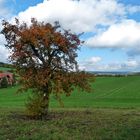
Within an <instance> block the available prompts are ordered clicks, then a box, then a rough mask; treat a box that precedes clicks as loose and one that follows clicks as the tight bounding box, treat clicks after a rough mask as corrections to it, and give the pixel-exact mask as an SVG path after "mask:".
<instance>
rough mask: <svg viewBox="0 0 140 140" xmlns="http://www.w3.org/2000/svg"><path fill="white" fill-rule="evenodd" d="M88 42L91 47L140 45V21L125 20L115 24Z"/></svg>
mask: <svg viewBox="0 0 140 140" xmlns="http://www.w3.org/2000/svg"><path fill="white" fill-rule="evenodd" d="M86 44H87V45H88V46H90V47H101V48H105V47H106V48H108V47H110V48H114V47H115V48H127V47H136V46H139V47H140V23H138V22H136V21H134V20H124V21H122V22H121V23H116V24H113V25H111V26H110V27H109V28H108V29H107V30H106V31H104V32H102V33H99V34H97V35H95V36H94V37H92V38H89V39H88V40H87V41H86Z"/></svg>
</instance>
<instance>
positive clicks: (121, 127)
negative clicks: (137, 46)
mask: <svg viewBox="0 0 140 140" xmlns="http://www.w3.org/2000/svg"><path fill="white" fill-rule="evenodd" d="M139 83H140V76H127V77H96V80H95V82H94V83H91V85H92V88H93V91H92V92H91V93H86V92H81V91H78V90H76V89H75V91H74V92H73V93H72V95H71V96H70V97H65V96H64V95H62V100H63V102H64V108H62V107H61V106H60V105H59V103H58V102H57V100H56V99H55V97H54V96H53V95H52V96H51V101H50V114H49V116H48V120H43V121H41V120H32V119H31V120H30V119H28V118H27V117H26V116H25V103H26V101H27V98H28V95H29V94H30V91H28V92H27V93H19V94H17V93H16V90H17V89H18V88H19V86H15V87H9V88H6V89H0V128H1V129H0V139H2V140H6V139H12V140H14V139H17V140H29V139H33V140H46V139H47V140H58V139H59V140H80V139H83V140H126V139H127V140H139V139H140V86H139Z"/></svg>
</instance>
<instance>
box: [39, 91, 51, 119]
mask: <svg viewBox="0 0 140 140" xmlns="http://www.w3.org/2000/svg"><path fill="white" fill-rule="evenodd" d="M48 110H49V94H48V93H47V94H44V95H43V99H42V113H41V118H42V119H45V118H46V117H47V116H48Z"/></svg>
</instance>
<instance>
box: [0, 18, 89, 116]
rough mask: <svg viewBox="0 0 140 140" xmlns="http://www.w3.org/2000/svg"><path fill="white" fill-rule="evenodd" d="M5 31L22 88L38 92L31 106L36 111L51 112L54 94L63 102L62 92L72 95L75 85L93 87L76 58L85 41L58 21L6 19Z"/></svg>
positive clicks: (32, 110)
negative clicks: (49, 109)
mask: <svg viewBox="0 0 140 140" xmlns="http://www.w3.org/2000/svg"><path fill="white" fill-rule="evenodd" d="M2 34H4V36H5V38H6V41H7V44H6V45H5V46H6V47H7V48H9V49H10V50H11V56H10V60H11V62H12V63H13V64H14V66H15V67H16V70H17V73H18V74H19V76H20V82H21V83H22V86H23V87H22V90H26V89H32V90H33V93H35V94H34V95H33V96H32V99H31V100H30V102H29V104H28V106H27V108H28V110H29V112H32V115H35V116H41V117H43V116H46V115H47V113H48V107H49V97H50V94H54V95H55V96H56V98H57V99H58V100H59V101H60V102H61V96H60V94H62V93H63V94H66V96H69V95H70V94H71V93H72V91H73V90H74V88H75V87H77V88H79V89H82V90H87V91H89V90H90V85H89V77H90V76H89V75H88V74H86V73H85V72H80V71H79V70H78V65H77V61H76V58H77V50H78V49H79V46H80V45H81V43H82V42H81V41H80V39H79V36H78V35H76V34H73V33H71V32H70V31H69V30H63V29H62V28H61V27H60V25H59V23H58V22H55V23H54V24H50V23H44V22H38V21H37V20H36V19H34V18H33V19H31V25H30V26H28V25H27V24H26V23H22V24H20V23H19V20H18V19H16V23H15V24H11V23H9V22H7V21H3V30H2ZM36 103H37V104H38V105H37V104H36ZM35 106H36V107H35ZM35 108H38V109H37V110H35Z"/></svg>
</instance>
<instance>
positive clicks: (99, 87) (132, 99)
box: [0, 76, 140, 108]
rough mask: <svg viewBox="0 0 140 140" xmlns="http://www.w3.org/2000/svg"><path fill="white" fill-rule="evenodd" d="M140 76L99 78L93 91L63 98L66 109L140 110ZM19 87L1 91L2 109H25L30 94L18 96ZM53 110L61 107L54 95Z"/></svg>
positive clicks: (76, 93) (0, 104) (0, 101)
mask: <svg viewBox="0 0 140 140" xmlns="http://www.w3.org/2000/svg"><path fill="white" fill-rule="evenodd" d="M139 83H140V76H128V77H97V78H96V82H95V83H92V88H93V91H92V92H91V93H85V92H81V91H78V90H75V91H74V92H73V93H72V95H71V96H70V97H65V96H62V100H63V101H64V106H65V108H93V107H98V108H106V107H107V108H139V107H140V86H139ZM18 88H19V87H14V88H8V89H0V107H10V108H12V107H13V108H15V107H16V108H24V104H25V101H26V99H27V96H28V93H25V94H24V93H21V94H16V90H17V89H18ZM50 103H51V108H58V107H60V106H59V104H58V102H57V101H56V99H55V97H54V96H53V95H52V98H51V102H50Z"/></svg>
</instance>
